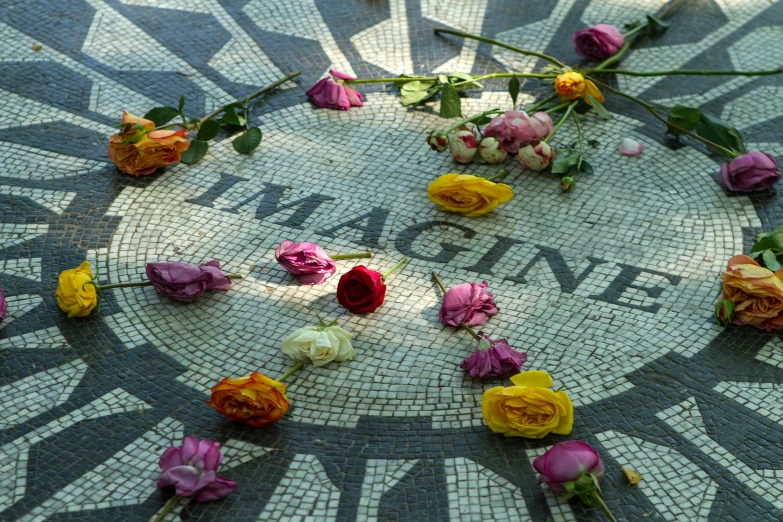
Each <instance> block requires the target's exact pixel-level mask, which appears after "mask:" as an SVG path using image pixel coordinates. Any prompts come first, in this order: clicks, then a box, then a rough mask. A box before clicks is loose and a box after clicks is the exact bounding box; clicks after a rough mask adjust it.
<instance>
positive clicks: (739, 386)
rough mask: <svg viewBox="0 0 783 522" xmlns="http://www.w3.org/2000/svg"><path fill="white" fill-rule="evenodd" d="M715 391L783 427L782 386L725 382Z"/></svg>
mask: <svg viewBox="0 0 783 522" xmlns="http://www.w3.org/2000/svg"><path fill="white" fill-rule="evenodd" d="M757 358H758V357H757ZM713 389H714V390H715V391H716V392H718V393H722V394H723V395H725V396H726V397H728V398H729V399H731V400H733V401H736V402H738V403H739V404H742V405H743V406H745V407H746V408H748V409H750V410H751V411H753V412H755V413H758V414H759V415H763V416H764V417H766V418H768V419H769V420H771V421H772V422H777V423H778V424H780V425H781V426H783V388H781V386H780V385H778V384H773V383H769V382H730V381H724V382H719V383H718V384H717V386H715V387H714V388H713Z"/></svg>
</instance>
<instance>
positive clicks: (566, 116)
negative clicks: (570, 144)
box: [541, 102, 577, 141]
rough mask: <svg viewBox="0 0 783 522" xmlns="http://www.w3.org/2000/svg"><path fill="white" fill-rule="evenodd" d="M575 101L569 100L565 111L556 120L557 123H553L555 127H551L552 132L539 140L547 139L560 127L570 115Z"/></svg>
mask: <svg viewBox="0 0 783 522" xmlns="http://www.w3.org/2000/svg"><path fill="white" fill-rule="evenodd" d="M576 104H577V102H569V105H568V109H566V111H565V113H564V114H563V115H562V116H561V117H560V119H559V120H557V123H556V124H555V128H554V129H552V132H550V133H549V136H547V137H546V138H544V139H543V140H541V141H549V139H550V138H552V136H554V135H555V133H556V132H557V129H559V128H560V126H561V125H563V123H564V122H565V121H566V120H567V119H568V117H569V116H570V115H571V111H572V110H574V106H576Z"/></svg>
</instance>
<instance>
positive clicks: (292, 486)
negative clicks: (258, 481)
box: [257, 455, 340, 522]
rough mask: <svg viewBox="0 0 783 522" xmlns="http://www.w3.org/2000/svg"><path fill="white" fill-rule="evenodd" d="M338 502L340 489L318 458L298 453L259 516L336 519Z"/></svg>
mask: <svg viewBox="0 0 783 522" xmlns="http://www.w3.org/2000/svg"><path fill="white" fill-rule="evenodd" d="M339 503H340V490H339V489H338V488H337V487H336V486H335V485H334V484H333V483H332V481H331V480H329V477H328V476H327V475H326V471H325V470H324V467H323V465H321V463H320V462H319V461H318V458H317V457H316V456H315V455H296V456H295V457H294V460H293V461H291V465H290V466H289V467H288V471H287V472H286V474H285V476H284V477H283V478H282V480H281V481H280V483H279V484H278V486H277V488H275V492H274V493H273V494H272V497H271V498H270V499H269V501H268V502H267V503H266V506H264V511H262V512H261V514H260V515H258V519H257V520H258V521H259V522H266V521H268V520H277V521H279V522H333V521H334V520H337V506H338V505H339Z"/></svg>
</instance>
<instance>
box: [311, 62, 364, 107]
mask: <svg viewBox="0 0 783 522" xmlns="http://www.w3.org/2000/svg"><path fill="white" fill-rule="evenodd" d="M329 74H330V75H331V77H327V78H322V79H320V80H318V81H317V82H316V83H315V85H313V86H312V87H310V89H309V90H308V91H307V97H308V98H310V101H311V102H313V103H314V104H316V105H318V106H319V107H323V108H326V109H337V110H341V111H347V110H348V109H350V108H351V107H362V106H364V103H363V98H362V95H361V93H359V92H357V91H354V90H353V89H351V88H350V87H349V86H348V85H346V83H345V80H356V78H354V77H353V76H350V75H348V74H345V73H341V72H340V71H335V70H330V71H329Z"/></svg>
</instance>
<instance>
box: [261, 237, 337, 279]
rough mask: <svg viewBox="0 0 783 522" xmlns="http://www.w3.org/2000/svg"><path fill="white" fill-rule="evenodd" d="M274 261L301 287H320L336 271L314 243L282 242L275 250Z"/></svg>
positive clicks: (331, 262) (330, 260)
mask: <svg viewBox="0 0 783 522" xmlns="http://www.w3.org/2000/svg"><path fill="white" fill-rule="evenodd" d="M275 259H277V262H278V263H280V264H281V265H282V266H283V268H285V269H286V270H287V271H289V272H290V273H292V274H293V275H295V276H297V278H299V282H300V283H302V284H303V285H320V284H321V283H323V282H324V281H326V280H327V279H329V278H330V277H332V276H333V275H334V273H335V272H336V271H337V266H336V265H335V264H334V261H333V260H332V258H331V257H329V254H327V253H326V252H324V250H323V249H322V248H321V247H319V246H318V245H316V244H314V243H304V242H303V243H294V242H293V241H283V242H282V243H280V246H279V247H277V250H275Z"/></svg>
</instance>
